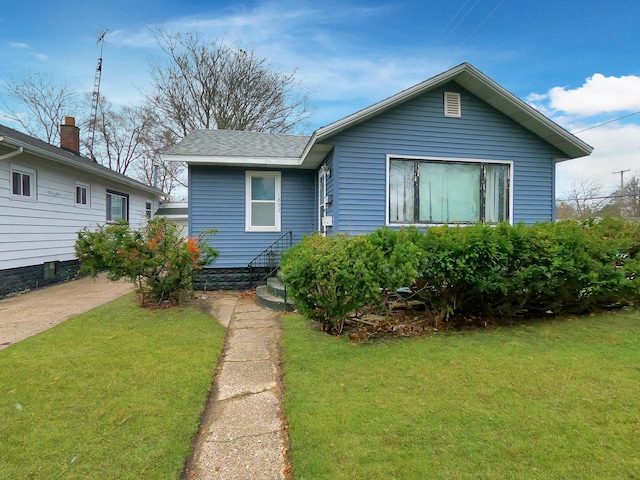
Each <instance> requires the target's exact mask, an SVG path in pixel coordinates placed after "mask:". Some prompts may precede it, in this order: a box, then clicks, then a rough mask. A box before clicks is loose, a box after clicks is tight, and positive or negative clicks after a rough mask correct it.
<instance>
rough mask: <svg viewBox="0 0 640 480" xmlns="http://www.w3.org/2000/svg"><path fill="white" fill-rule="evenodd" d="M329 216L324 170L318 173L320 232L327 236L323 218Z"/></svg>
mask: <svg viewBox="0 0 640 480" xmlns="http://www.w3.org/2000/svg"><path fill="white" fill-rule="evenodd" d="M326 215H327V173H326V172H325V170H323V169H322V168H321V169H320V170H319V171H318V231H319V232H320V234H321V235H326V234H327V227H326V225H325V224H324V223H325V222H323V218H324V217H325V216H326Z"/></svg>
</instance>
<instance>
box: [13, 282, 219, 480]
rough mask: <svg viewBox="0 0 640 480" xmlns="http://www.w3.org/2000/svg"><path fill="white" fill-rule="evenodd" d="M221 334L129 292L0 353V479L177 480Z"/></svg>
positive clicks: (208, 323) (191, 311) (210, 323)
mask: <svg viewBox="0 0 640 480" xmlns="http://www.w3.org/2000/svg"><path fill="white" fill-rule="evenodd" d="M224 335H225V332H224V329H223V327H222V326H220V325H218V324H217V322H215V321H214V320H213V319H212V318H211V317H210V316H209V315H206V314H204V313H202V312H200V311H199V310H197V309H195V308H192V307H185V308H172V309H166V310H156V311H149V310H142V309H140V308H138V307H137V306H136V305H135V303H134V299H133V297H132V296H131V295H129V296H126V297H123V298H121V299H118V300H115V301H113V302H111V303H108V304H106V305H104V306H102V307H99V308H96V309H94V310H92V311H90V312H88V313H86V314H83V315H80V316H78V317H76V318H74V319H72V320H69V321H67V322H64V323H62V324H60V325H58V326H57V327H55V328H52V329H50V330H48V331H46V332H43V333H41V334H39V335H36V336H34V337H31V338H29V339H27V340H24V341H22V342H20V343H18V344H16V345H13V346H11V347H9V348H7V349H5V350H2V351H0V452H2V454H0V478H1V479H16V478H29V479H86V478H91V479H114V478H118V479H128V478H136V479H137V478H161V479H170V478H179V476H180V474H181V471H182V468H183V464H184V461H185V458H186V457H187V456H188V455H189V452H190V447H191V441H192V439H193V437H194V435H195V434H196V432H197V429H198V425H199V419H200V414H201V412H202V409H203V407H204V403H205V401H206V397H207V394H208V392H209V389H210V386H211V382H212V379H213V376H214V373H215V367H216V364H217V360H218V358H219V356H220V352H221V350H222V346H223V342H224Z"/></svg>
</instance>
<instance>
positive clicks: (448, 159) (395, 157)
mask: <svg viewBox="0 0 640 480" xmlns="http://www.w3.org/2000/svg"><path fill="white" fill-rule="evenodd" d="M391 160H410V161H412V160H413V161H415V160H418V161H427V162H428V161H434V162H451V163H492V164H498V165H508V166H509V218H508V219H507V221H508V222H509V223H510V224H512V225H513V190H514V188H513V171H514V166H513V161H512V160H486V159H479V158H451V157H422V156H414V155H392V154H388V155H387V178H386V197H385V224H386V226H388V227H410V226H412V225H414V226H417V227H437V226H442V225H445V224H444V223H394V222H390V221H389V209H390V204H389V193H390V191H389V188H390V180H391V176H390V168H391ZM455 225H458V226H465V225H471V224H465V223H461V224H455Z"/></svg>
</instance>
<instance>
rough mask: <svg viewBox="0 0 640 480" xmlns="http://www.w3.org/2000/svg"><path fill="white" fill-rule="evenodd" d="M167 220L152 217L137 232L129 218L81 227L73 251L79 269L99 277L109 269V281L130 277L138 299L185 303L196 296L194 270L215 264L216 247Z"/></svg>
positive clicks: (141, 300) (142, 301)
mask: <svg viewBox="0 0 640 480" xmlns="http://www.w3.org/2000/svg"><path fill="white" fill-rule="evenodd" d="M179 233H180V232H179V230H178V227H177V226H176V225H174V224H172V223H170V222H168V221H167V220H166V219H164V218H161V217H156V218H154V219H152V220H149V222H148V223H147V225H146V226H145V227H144V228H143V229H142V230H139V231H136V230H131V229H130V228H129V225H128V224H127V223H126V222H118V223H115V224H111V225H102V226H98V228H96V229H95V230H88V229H83V230H81V231H80V232H78V239H77V240H76V244H75V251H76V255H77V256H78V259H79V260H80V272H81V273H89V274H91V275H92V276H96V275H97V273H98V272H99V271H101V270H106V271H107V272H108V276H109V278H110V279H111V280H119V279H121V278H127V279H128V280H130V281H131V282H133V283H135V284H136V285H137V291H138V293H139V295H140V303H141V305H144V304H145V303H146V302H147V301H152V302H155V303H156V304H160V303H161V302H163V301H169V302H172V303H181V302H183V301H184V300H186V299H188V298H190V297H191V295H192V274H193V271H194V270H196V269H200V268H202V266H204V265H208V264H210V263H212V262H213V261H214V260H215V259H216V257H217V256H218V252H217V251H216V250H215V249H213V248H212V247H211V246H209V244H208V243H207V242H206V241H205V239H204V237H200V238H198V239H195V238H189V239H184V238H182V237H181V236H180V234H179Z"/></svg>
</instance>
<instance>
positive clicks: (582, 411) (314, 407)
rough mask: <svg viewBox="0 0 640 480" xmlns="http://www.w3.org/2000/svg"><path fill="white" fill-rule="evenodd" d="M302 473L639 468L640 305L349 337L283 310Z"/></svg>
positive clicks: (616, 471) (430, 474)
mask: <svg viewBox="0 0 640 480" xmlns="http://www.w3.org/2000/svg"><path fill="white" fill-rule="evenodd" d="M284 325H285V331H284V339H283V351H284V382H285V412H286V415H287V418H288V420H289V435H290V440H291V457H292V472H293V475H292V478H294V479H329V478H330V479H332V480H339V479H367V480H373V479H426V478H429V479H431V478H433V479H440V478H443V479H550V478H553V479H603V478H612V479H613V478H616V479H618V478H620V479H622V478H624V479H633V478H636V479H638V478H640V312H639V311H622V312H612V313H606V314H601V315H597V316H587V317H582V318H575V317H572V318H565V319H559V320H556V321H545V322H542V321H541V322H526V323H523V324H520V325H515V326H509V327H500V328H495V329H489V330H467V331H464V332H450V333H441V334H437V335H436V334H432V335H429V336H426V337H422V338H412V339H389V340H383V341H377V342H374V343H370V344H365V345H353V344H350V343H349V342H348V341H347V340H346V339H344V338H334V337H330V336H328V335H326V334H323V333H320V332H318V331H315V330H313V328H312V327H310V326H309V325H308V324H307V323H306V322H305V321H304V320H303V319H302V318H301V317H299V316H295V315H290V316H286V317H285V320H284Z"/></svg>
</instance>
